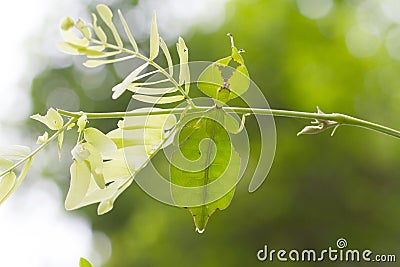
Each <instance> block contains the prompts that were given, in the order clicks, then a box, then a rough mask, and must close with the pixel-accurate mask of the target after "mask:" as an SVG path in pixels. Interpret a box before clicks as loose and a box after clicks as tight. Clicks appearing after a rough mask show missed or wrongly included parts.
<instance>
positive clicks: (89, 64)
mask: <svg viewBox="0 0 400 267" xmlns="http://www.w3.org/2000/svg"><path fill="white" fill-rule="evenodd" d="M103 56H107V53H103ZM135 57H136V56H135V55H131V56H126V57H120V58H114V59H90V60H87V61H86V62H84V63H83V65H84V66H85V67H87V68H96V67H98V66H101V65H105V64H110V63H116V62H121V61H125V60H128V59H132V58H135Z"/></svg>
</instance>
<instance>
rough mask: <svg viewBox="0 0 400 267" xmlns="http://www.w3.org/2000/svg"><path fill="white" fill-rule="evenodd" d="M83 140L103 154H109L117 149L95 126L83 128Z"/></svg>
mask: <svg viewBox="0 0 400 267" xmlns="http://www.w3.org/2000/svg"><path fill="white" fill-rule="evenodd" d="M84 134H85V140H86V142H88V143H89V144H91V145H92V146H94V147H95V148H96V149H97V150H99V151H100V152H101V153H102V154H104V155H111V154H113V153H115V151H117V146H116V145H115V144H114V142H113V141H111V139H110V138H108V137H107V136H106V135H105V134H104V133H102V132H101V131H99V130H97V129H96V128H87V129H85V130H84Z"/></svg>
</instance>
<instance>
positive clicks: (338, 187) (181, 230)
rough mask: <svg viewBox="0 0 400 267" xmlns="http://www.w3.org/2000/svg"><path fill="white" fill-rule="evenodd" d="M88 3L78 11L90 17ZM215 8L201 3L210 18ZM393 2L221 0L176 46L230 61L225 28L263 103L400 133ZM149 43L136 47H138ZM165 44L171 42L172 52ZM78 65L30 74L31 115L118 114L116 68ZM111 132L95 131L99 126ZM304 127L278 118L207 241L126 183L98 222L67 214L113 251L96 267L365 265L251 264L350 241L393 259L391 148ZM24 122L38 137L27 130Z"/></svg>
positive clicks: (373, 137) (385, 140) (398, 209)
mask: <svg viewBox="0 0 400 267" xmlns="http://www.w3.org/2000/svg"><path fill="white" fill-rule="evenodd" d="M216 2H218V1H216ZM97 3H98V2H97V1H93V2H92V3H91V4H90V5H88V10H87V13H88V14H89V12H90V11H93V9H94V6H95V5H96V4H97ZM185 3H186V4H185V5H186V6H184V7H182V11H181V12H182V16H183V17H184V13H185V9H191V1H187V2H185ZM137 4H138V3H137V1H122V0H120V1H113V2H112V4H111V7H112V8H113V9H114V10H115V9H117V8H120V9H122V10H123V11H124V13H127V12H128V11H129V10H131V9H132V10H135V8H137V7H136V5H137ZM213 5H214V4H213V2H212V1H209V6H208V7H207V10H210V11H211V10H212V9H213ZM391 5H393V6H397V7H398V5H397V4H396V1H395V0H394V1H374V0H366V1H357V0H348V1H345V0H343V1H339V0H337V1H329V0H323V1H312V0H299V1H294V0H251V1H248V0H231V1H228V2H227V3H226V5H225V11H224V13H225V16H224V18H225V20H224V21H223V23H222V24H221V26H220V27H218V28H217V29H216V31H210V32H207V31H206V30H204V28H202V27H201V25H195V26H193V27H192V28H190V29H189V30H188V31H187V32H186V33H184V34H183V37H184V38H185V40H186V43H187V46H188V47H189V57H190V60H193V61H194V60H208V61H213V60H216V59H219V58H221V57H224V56H227V55H228V54H229V52H230V50H229V40H228V39H227V37H226V33H227V32H231V33H232V34H233V35H234V36H235V42H236V45H237V46H238V48H243V49H244V50H245V51H246V53H245V54H244V55H243V56H244V58H245V61H246V65H247V67H248V69H249V72H250V75H251V78H252V79H253V81H254V82H255V83H256V84H257V85H258V86H259V87H260V88H261V89H262V91H263V93H264V94H265V96H266V98H267V100H268V101H269V104H270V106H271V107H273V108H280V109H291V110H301V111H311V112H312V111H315V107H316V106H317V105H318V106H319V107H320V108H321V109H322V110H323V111H325V112H340V113H345V114H349V115H354V116H357V117H360V118H364V119H369V120H372V121H375V122H380V123H382V124H384V125H388V126H392V127H394V128H400V127H399V126H400V123H399V122H400V119H399V118H398V114H399V111H400V105H399V103H400V75H399V73H400V64H399V60H400V26H399V24H398V23H400V9H395V8H393V9H392V8H391ZM169 8H173V7H169V6H168V5H166V4H165V3H164V2H163V1H158V2H157V1H155V2H154V6H152V9H154V10H156V11H157V12H159V13H160V12H164V13H167V14H168V12H167V11H165V10H168V9H169ZM162 10H164V11H162ZM396 10H397V13H396ZM65 15H66V16H68V15H69V14H65ZM171 19H173V18H171ZM187 19H188V20H190V18H187ZM166 20H168V17H166V18H165V20H164V21H166ZM146 21H147V20H146ZM183 21H184V20H183ZM159 23H160V24H162V21H160V20H159ZM181 23H183V22H182V21H181ZM210 23H211V24H212V22H210ZM160 27H161V30H160V34H161V35H163V34H167V33H166V32H167V30H168V29H164V30H162V29H163V28H162V25H160ZM148 28H149V25H148V24H143V25H133V29H134V30H133V31H135V29H141V31H144V32H146V31H147V29H148ZM173 38H175V39H176V36H173ZM147 42H148V40H146V38H144V39H142V40H141V45H142V47H143V48H144V49H146V48H145V47H147V45H148V43H147ZM174 42H175V41H174V40H173V39H170V40H169V42H168V44H169V45H171V47H172V49H173V48H174V45H175V43H174ZM174 57H175V59H176V58H177V55H176V53H174ZM82 60H83V59H82ZM81 62H82V61H80V60H75V64H72V65H67V66H64V67H57V68H56V67H54V68H47V69H45V70H43V72H42V73H40V74H39V75H38V76H37V77H35V79H34V81H33V84H32V90H31V94H32V99H33V110H32V113H39V112H40V113H44V112H45V110H46V109H47V108H48V107H49V106H55V107H59V108H65V109H70V110H76V111H78V110H85V111H117V110H121V109H122V110H123V109H124V107H125V106H126V105H127V103H128V101H129V96H127V95H126V96H125V97H123V98H121V99H119V100H117V101H113V100H111V98H110V96H111V90H110V88H111V87H112V86H113V85H114V84H116V83H117V82H118V81H119V80H120V79H121V77H119V76H118V71H117V70H116V69H114V67H113V66H109V67H107V68H104V69H101V70H87V69H84V68H82V67H81V66H79V64H80V63H81ZM63 88H67V89H66V90H63ZM77 99H79V101H78V100H77ZM121 107H122V108H121ZM115 123H116V121H113V120H108V121H93V122H91V125H95V126H96V127H99V128H100V129H102V130H104V131H108V130H110V129H112V128H114V127H115ZM252 123H253V122H252V120H250V122H249V124H248V125H247V126H248V127H252V126H251V125H252ZM306 124H308V121H303V120H299V119H286V118H276V127H277V150H276V156H275V161H274V164H273V167H272V169H271V171H270V173H269V175H268V178H267V180H266V181H265V183H264V184H263V186H262V187H261V188H260V189H259V190H258V191H256V192H255V193H252V194H250V193H248V192H247V186H248V184H247V182H242V183H241V184H240V185H239V189H238V190H237V192H236V194H235V197H234V199H233V201H232V203H231V205H230V207H229V208H228V209H227V210H225V211H222V212H216V213H215V214H214V216H212V217H211V219H210V221H209V224H208V227H207V229H206V231H205V233H204V234H201V235H200V234H197V233H196V232H195V231H194V226H193V222H192V218H191V216H190V214H189V213H188V212H187V211H186V210H183V209H178V208H174V207H170V206H166V205H164V204H161V203H159V202H157V201H155V200H154V199H152V198H151V197H149V196H148V195H146V194H145V193H144V192H142V191H141V190H140V189H139V188H138V187H137V186H135V185H134V184H133V185H132V186H131V188H130V189H128V190H127V191H126V192H125V193H124V194H123V195H122V196H121V197H120V198H119V199H118V200H117V202H116V205H115V207H114V209H113V211H112V212H110V213H109V214H107V215H104V216H97V215H96V207H95V206H92V207H88V208H83V209H81V210H80V211H76V212H72V213H79V214H82V213H83V214H85V215H86V216H88V217H89V218H90V220H91V222H92V226H93V228H94V229H95V230H98V231H102V232H104V233H105V234H106V235H107V236H108V237H109V238H110V239H111V243H112V255H111V258H110V259H109V261H108V262H107V263H106V264H104V266H105V267H111V266H113V267H116V266H118V267H131V266H192V267H197V266H208V267H213V266H286V265H289V266H364V263H344V262H342V263H340V262H336V263H330V262H327V261H326V262H322V263H301V262H300V263H279V262H276V261H274V262H259V261H258V260H257V258H256V253H257V251H258V250H259V249H262V248H263V246H264V245H268V246H269V247H270V248H273V249H281V248H283V249H287V250H290V249H292V248H297V249H299V250H301V249H307V248H308V249H309V248H313V249H316V250H321V249H325V248H327V247H329V246H331V247H336V240H337V239H338V238H345V239H347V241H348V244H349V245H348V247H349V248H354V249H355V248H359V249H367V248H368V249H371V250H372V251H374V253H382V254H385V253H386V254H396V255H397V257H398V258H399V257H400V254H399V253H398V252H399V249H400V242H399V240H400V239H399V236H400V228H399V224H400V204H399V203H400V177H399V162H400V160H399V155H400V141H399V140H396V139H394V138H391V137H388V136H384V135H382V134H378V133H374V132H370V131H366V130H364V129H357V128H350V127H346V126H344V127H340V128H339V129H338V131H337V133H336V134H335V136H334V137H330V136H329V133H328V132H326V133H323V134H319V135H315V136H300V137H296V133H297V132H298V131H299V130H300V129H301V128H302V127H304V126H305V125H306ZM29 127H34V131H37V132H38V133H39V132H41V131H42V128H41V127H40V126H38V125H37V124H34V123H32V122H30V123H29ZM71 142H72V141H71ZM253 142H255V141H254V140H253ZM71 144H72V143H71ZM67 150H68V149H67ZM67 152H68V151H67ZM66 158H67V159H68V158H69V157H66ZM48 164H49V165H51V164H52V162H49V163H48ZM68 164H69V162H67V163H66V164H65V168H61V169H59V170H57V171H49V172H46V169H44V170H43V175H44V176H47V177H49V179H55V177H57V179H56V180H57V181H58V183H59V184H60V186H61V187H62V190H63V191H64V193H66V190H67V188H68V183H69V172H68V169H67V165H68ZM49 168H50V167H49ZM66 253H68V252H66ZM373 265H374V264H371V266H373ZM376 266H397V265H396V264H390V263H387V264H376Z"/></svg>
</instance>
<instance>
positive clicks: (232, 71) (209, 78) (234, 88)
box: [198, 34, 250, 103]
mask: <svg viewBox="0 0 400 267" xmlns="http://www.w3.org/2000/svg"><path fill="white" fill-rule="evenodd" d="M229 36H230V37H231V42H232V54H231V55H230V56H229V57H226V58H222V59H220V60H217V61H216V62H215V63H214V64H212V65H210V66H209V67H208V68H206V69H205V70H204V72H203V73H202V74H201V75H200V77H199V82H198V86H199V89H200V90H201V91H202V92H203V93H205V94H206V95H208V96H210V97H212V98H213V99H215V100H218V101H219V102H222V103H226V102H228V101H229V100H231V99H234V98H236V97H238V96H240V95H242V94H243V93H245V92H246V91H247V89H248V88H249V85H250V78H249V73H248V71H247V68H246V66H245V65H244V60H243V57H242V56H241V55H240V52H242V51H240V50H238V49H237V48H236V47H235V44H234V42H233V37H232V35H230V34H229ZM232 63H235V64H236V65H237V66H235V67H231V66H230V64H232Z"/></svg>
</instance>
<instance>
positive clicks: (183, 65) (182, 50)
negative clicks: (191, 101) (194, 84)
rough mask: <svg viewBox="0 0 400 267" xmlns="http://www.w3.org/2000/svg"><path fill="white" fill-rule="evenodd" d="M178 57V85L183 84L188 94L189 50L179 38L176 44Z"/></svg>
mask: <svg viewBox="0 0 400 267" xmlns="http://www.w3.org/2000/svg"><path fill="white" fill-rule="evenodd" d="M176 48H177V50H178V55H179V66H180V69H179V85H183V84H185V91H186V93H189V88H190V71H189V64H188V61H189V50H188V48H187V46H186V44H185V41H184V40H183V38H182V37H179V39H178V43H177V44H176Z"/></svg>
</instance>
